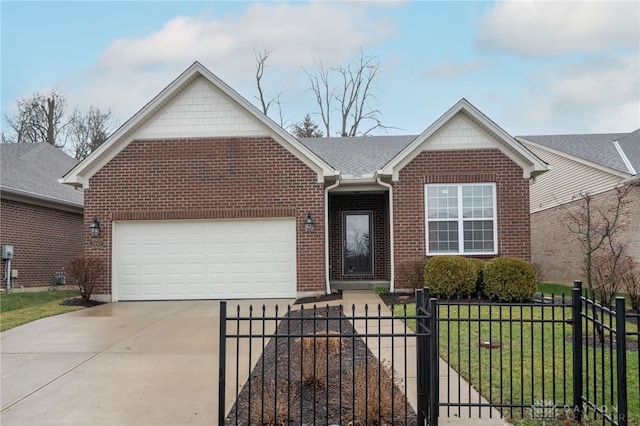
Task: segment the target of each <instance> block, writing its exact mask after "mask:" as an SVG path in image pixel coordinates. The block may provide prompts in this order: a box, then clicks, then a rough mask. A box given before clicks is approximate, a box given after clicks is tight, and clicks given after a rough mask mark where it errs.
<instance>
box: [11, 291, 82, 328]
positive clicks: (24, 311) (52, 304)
mask: <svg viewBox="0 0 640 426" xmlns="http://www.w3.org/2000/svg"><path fill="white" fill-rule="evenodd" d="M79 295H80V294H79V293H78V292H77V291H38V292H26V293H9V294H7V293H2V294H0V331H5V330H9V329H10V328H13V327H17V326H19V325H22V324H26V323H28V322H31V321H35V320H37V319H40V318H46V317H50V316H53V315H59V314H64V313H66V312H73V311H77V310H79V309H82V308H83V307H82V306H63V305H60V302H62V301H63V300H65V299H69V298H73V297H78V296H79Z"/></svg>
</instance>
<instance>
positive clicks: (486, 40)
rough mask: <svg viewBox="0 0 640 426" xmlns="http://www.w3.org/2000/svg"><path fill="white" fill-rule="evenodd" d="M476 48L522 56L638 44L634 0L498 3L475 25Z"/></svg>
mask: <svg viewBox="0 0 640 426" xmlns="http://www.w3.org/2000/svg"><path fill="white" fill-rule="evenodd" d="M477 42H478V44H479V45H480V46H481V47H484V48H488V49H496V50H504V51H507V52H510V53H514V54H518V55H523V56H555V55H561V54H565V53H574V52H595V51H602V50H606V49H617V48H638V46H640V2H637V1H619V2H614V1H597V2H592V1H584V0H580V1H562V2H561V1H551V2H545V1H532V0H524V1H517V2H516V1H501V2H498V3H496V4H495V5H494V6H493V7H492V8H491V10H490V11H489V12H488V14H487V15H485V16H484V17H483V19H482V20H481V22H480V25H479V28H478V34H477Z"/></svg>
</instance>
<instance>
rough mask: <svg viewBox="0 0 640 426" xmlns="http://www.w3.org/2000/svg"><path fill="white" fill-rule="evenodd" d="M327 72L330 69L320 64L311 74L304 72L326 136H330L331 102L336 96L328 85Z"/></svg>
mask: <svg viewBox="0 0 640 426" xmlns="http://www.w3.org/2000/svg"><path fill="white" fill-rule="evenodd" d="M329 71H330V68H328V67H327V66H326V65H325V64H323V63H322V62H320V63H319V64H316V65H315V67H314V70H313V72H311V71H305V74H307V78H308V79H309V83H310V84H311V90H312V91H313V93H314V95H315V97H316V102H317V103H318V107H319V108H320V117H322V123H323V124H324V128H325V130H326V135H327V136H331V101H333V99H334V98H335V96H336V95H335V90H334V89H333V88H331V87H330V85H329Z"/></svg>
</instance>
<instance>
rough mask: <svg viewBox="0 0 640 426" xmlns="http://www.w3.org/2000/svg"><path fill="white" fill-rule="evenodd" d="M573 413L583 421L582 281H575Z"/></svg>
mask: <svg viewBox="0 0 640 426" xmlns="http://www.w3.org/2000/svg"><path fill="white" fill-rule="evenodd" d="M573 284H574V285H573V290H571V296H572V302H573V339H572V340H573V415H574V420H575V421H576V423H580V421H582V281H578V280H576V281H574V282H573Z"/></svg>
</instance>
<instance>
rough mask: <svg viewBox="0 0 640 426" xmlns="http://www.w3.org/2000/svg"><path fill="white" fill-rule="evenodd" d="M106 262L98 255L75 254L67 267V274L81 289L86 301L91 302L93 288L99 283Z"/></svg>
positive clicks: (83, 298) (81, 294)
mask: <svg viewBox="0 0 640 426" xmlns="http://www.w3.org/2000/svg"><path fill="white" fill-rule="evenodd" d="M104 269H105V267H104V262H103V261H102V259H100V258H99V257H96V256H86V255H79V256H74V257H72V258H71V259H69V261H68V262H67V265H66V267H65V270H66V273H67V275H68V276H69V277H70V278H71V279H72V281H73V283H74V284H75V285H77V286H78V288H79V289H80V296H82V300H84V302H85V303H89V301H90V300H91V295H92V294H93V290H94V289H95V288H96V286H97V285H98V282H99V281H100V277H101V276H102V273H103V272H104Z"/></svg>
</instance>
